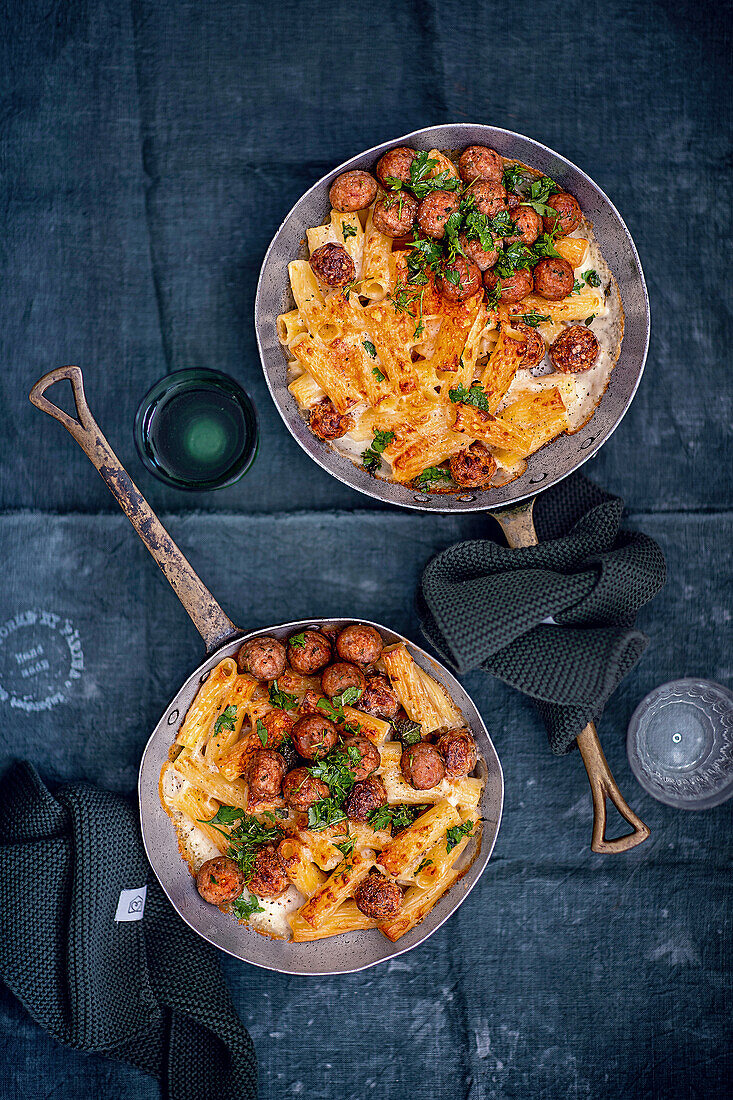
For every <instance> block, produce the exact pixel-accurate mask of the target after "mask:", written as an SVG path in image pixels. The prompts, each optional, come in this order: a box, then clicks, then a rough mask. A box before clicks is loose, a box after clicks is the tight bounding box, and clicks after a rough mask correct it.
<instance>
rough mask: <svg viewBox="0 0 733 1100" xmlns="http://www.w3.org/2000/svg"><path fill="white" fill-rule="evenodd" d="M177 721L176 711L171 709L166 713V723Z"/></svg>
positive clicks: (170, 723) (171, 723)
mask: <svg viewBox="0 0 733 1100" xmlns="http://www.w3.org/2000/svg"><path fill="white" fill-rule="evenodd" d="M177 721H178V711H177V710H172V711H171V712H170V714H169V715H168V725H169V726H172V725H173V723H174V722H177Z"/></svg>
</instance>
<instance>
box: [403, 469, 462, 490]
mask: <svg viewBox="0 0 733 1100" xmlns="http://www.w3.org/2000/svg"><path fill="white" fill-rule="evenodd" d="M452 480H453V478H452V477H451V475H450V470H446V469H445V468H444V467H443V466H428V468H427V470H423V472H422V473H421V474H418V475H417V477H416V478H415V479H414V481H413V484H414V485H415V487H416V488H418V489H423V488H425V486H427V485H432V484H433V483H434V482H436V481H452Z"/></svg>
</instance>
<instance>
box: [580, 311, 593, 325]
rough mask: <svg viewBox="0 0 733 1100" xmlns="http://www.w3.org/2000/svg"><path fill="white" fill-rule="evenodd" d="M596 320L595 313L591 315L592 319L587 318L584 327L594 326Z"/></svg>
mask: <svg viewBox="0 0 733 1100" xmlns="http://www.w3.org/2000/svg"><path fill="white" fill-rule="evenodd" d="M595 319H596V315H595V313H591V315H590V317H586V319H585V320H584V321H583V324H584V325H592V324H593V322H594V321H595Z"/></svg>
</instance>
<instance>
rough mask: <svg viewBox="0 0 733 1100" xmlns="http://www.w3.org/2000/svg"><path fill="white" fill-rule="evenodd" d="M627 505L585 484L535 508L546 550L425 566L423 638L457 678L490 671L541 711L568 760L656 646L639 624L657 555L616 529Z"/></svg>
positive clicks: (660, 562) (648, 543)
mask: <svg viewBox="0 0 733 1100" xmlns="http://www.w3.org/2000/svg"><path fill="white" fill-rule="evenodd" d="M622 512H623V501H622V500H620V499H619V498H618V497H614V496H611V495H610V494H608V493H604V492H603V491H602V490H600V489H599V488H598V487H597V486H595V485H594V484H593V483H592V482H590V481H588V480H587V478H585V477H583V476H582V475H581V474H575V475H574V476H573V477H571V478H567V479H566V480H564V481H562V482H561V483H560V484H559V485H557V486H555V487H554V488H553V489H549V490H547V491H546V492H544V493H543V494H542V495H541V496H540V497H539V498H538V500H537V502H536V504H535V524H536V529H537V534H538V537H539V539H540V543H539V545H538V546H530V547H527V548H523V549H519V550H510V549H509V548H508V547H506V546H500V545H498V544H497V543H496V542H492V541H490V540H489V539H476V540H473V541H471V542H462V543H458V544H457V545H455V546H451V547H449V548H448V549H447V550H443V551H442V552H441V553H439V554H437V555H436V556H435V557H434V558H433V559H432V560H431V561H430V562H429V563H428V565H427V566H426V568H425V571H424V573H423V576H422V582H421V587H420V590H419V593H418V610H419V613H420V617H421V619H422V627H423V633H424V634H425V636H426V637H427V638H428V640H429V641H430V642H431V644H432V645H433V646H434V647H435V649H436V650H438V652H439V653H441V654H442V656H443V657H444V658H445V659H446V661H447V662H448V663H449V664H451V665H452V666H453V667H454V668H455V669H456V670H457V671H458V672H459V673H466V672H469V671H470V670H471V669H475V668H483V669H485V670H486V671H487V672H490V673H491V674H492V676H496V677H497V678H498V679H500V680H503V681H504V682H505V683H507V684H511V686H512V687H515V688H517V689H518V690H519V691H522V692H524V693H525V694H526V695H529V696H531V697H532V699H534V700H535V702H536V704H537V706H538V708H539V711H540V714H541V715H542V718H543V719H544V722H545V725H546V727H547V734H548V737H549V741H550V747H551V749H552V751H553V752H555V753H558V754H563V753H566V752H569V751H570V749H571V748H572V747H573V744H574V741H575V738H576V737H577V735H578V734H579V733H580V731H581V730H582V729H583V727H584V726H586V725H587V724H588V722H590V721H595V722H597V721H598V720H599V719H600V717H601V714H602V713H603V709H604V707H605V705H606V703H607V701H608V699H609V697H610V696H611V694H612V693H613V691H615V689H616V688H617V687H618V684H619V683H620V681H621V680H622V679H623V677H624V676H625V675H626V674H627V673H628V672H629V671H630V670H631V669H632V668H633V667H634V665H635V664H636V662H637V661H638V660H639V658H640V657H641V654H642V653H643V652H644V650H645V648H646V646H647V644H648V641H649V639H648V638H647V637H646V635H644V634H642V633H641V632H640V631H639V630H635V629H634V621H635V619H636V613H637V611H638V609H639V608H640V607H641V606H642V604H645V603H647V601H648V600H651V599H652V597H653V596H654V595H656V593H657V592H658V591H659V589H660V588H661V587H662V585H663V584H664V581H665V576H666V568H665V562H664V557H663V555H662V551H661V550H660V549H659V546H658V545H657V544H656V542H654V540H653V539H651V538H649V537H648V535H644V534H641V533H639V532H636V531H625V530H622V529H621V528H620V524H621V515H622Z"/></svg>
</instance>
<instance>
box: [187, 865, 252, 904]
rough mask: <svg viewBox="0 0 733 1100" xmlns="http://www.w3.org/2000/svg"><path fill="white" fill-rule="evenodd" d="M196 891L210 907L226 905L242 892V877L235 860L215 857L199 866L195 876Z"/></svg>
mask: <svg viewBox="0 0 733 1100" xmlns="http://www.w3.org/2000/svg"><path fill="white" fill-rule="evenodd" d="M196 889H197V890H198V892H199V894H201V897H202V898H203V899H204V901H208V902H209V904H210V905H226V904H227V902H230V901H234V899H235V898H238V897H239V895H240V894H241V893H242V890H244V875H243V874H242V872H241V871H240V869H239V864H238V863H236V862H235V860H233V859H229V857H228V856H216V858H215V859H207V860H206V863H202V864H201V867H200V868H199V871H198V874H197V875H196Z"/></svg>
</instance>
